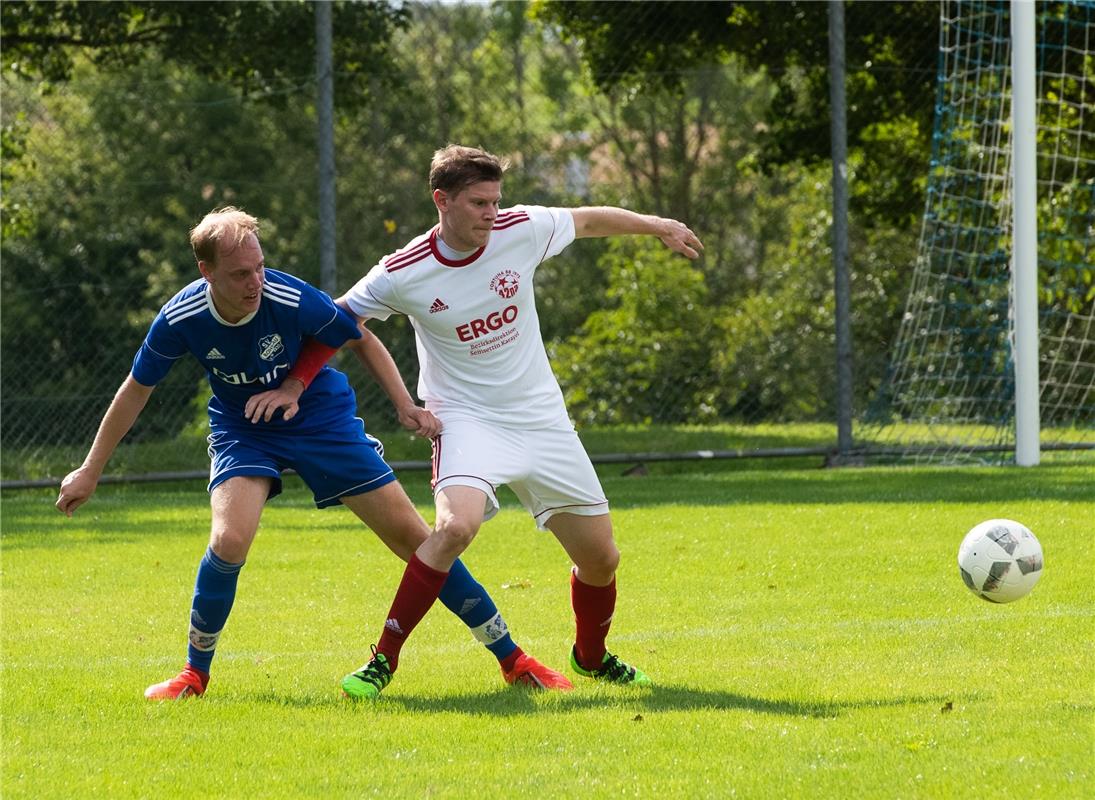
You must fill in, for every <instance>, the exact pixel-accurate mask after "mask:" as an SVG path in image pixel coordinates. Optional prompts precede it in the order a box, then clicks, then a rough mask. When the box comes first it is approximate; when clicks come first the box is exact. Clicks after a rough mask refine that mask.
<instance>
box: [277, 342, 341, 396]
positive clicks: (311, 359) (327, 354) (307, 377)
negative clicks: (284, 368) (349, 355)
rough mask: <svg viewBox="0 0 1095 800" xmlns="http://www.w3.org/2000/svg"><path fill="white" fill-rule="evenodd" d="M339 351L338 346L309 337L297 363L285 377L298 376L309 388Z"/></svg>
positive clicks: (305, 386)
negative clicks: (331, 345)
mask: <svg viewBox="0 0 1095 800" xmlns="http://www.w3.org/2000/svg"><path fill="white" fill-rule="evenodd" d="M337 352H338V348H337V347H329V346H328V345H325V344H324V343H323V342H321V341H320V340H319V339H314V338H312V337H308V338H307V339H305V341H304V347H302V348H301V349H300V355H298V356H297V363H295V364H294V365H293V368H292V369H291V370H289V374H288V375H286V376H285V377H286V378H296V379H297V380H298V381H300V382H301V383H303V384H304V388H305V389H307V388H308V387H309V386H311V385H312V381H314V380H315V379H316V375H318V374H319V371H320V370H321V369H323V365H324V364H326V363H327V362H328V361H330V359H331V356H333V355H334V354H335V353H337Z"/></svg>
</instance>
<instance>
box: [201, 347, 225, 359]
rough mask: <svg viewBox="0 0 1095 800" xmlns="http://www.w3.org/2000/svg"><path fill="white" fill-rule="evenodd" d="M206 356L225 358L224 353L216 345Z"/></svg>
mask: <svg viewBox="0 0 1095 800" xmlns="http://www.w3.org/2000/svg"><path fill="white" fill-rule="evenodd" d="M205 357H206V358H209V359H213V358H224V353H222V352H221V351H220V350H218V349H217V348H215V347H214V348H213V349H212V350H210V351H209V352H208V353H206V354H205Z"/></svg>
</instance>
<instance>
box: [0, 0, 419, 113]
mask: <svg viewBox="0 0 1095 800" xmlns="http://www.w3.org/2000/svg"><path fill="white" fill-rule="evenodd" d="M333 6H334V25H333V30H334V37H333V42H332V48H333V56H334V61H335V63H336V64H338V65H339V68H338V73H337V75H336V76H335V78H336V92H337V93H338V94H339V95H340V102H341V104H342V105H343V106H344V107H345V106H347V105H355V104H359V103H363V102H365V101H366V100H367V98H368V97H369V92H368V90H369V88H370V81H374V82H375V78H376V76H378V75H385V74H387V69H386V65H387V64H388V49H387V43H388V41H389V40H390V39H391V36H392V34H393V32H394V31H395V30H397V29H398V28H400V27H401V26H403V25H405V24H406V21H407V14H408V12H407V10H406V9H405V8H404V7H402V6H393V5H391V4H389V3H386V2H369V3H354V2H340V3H334V4H333ZM313 15H314V10H313V7H312V3H307V2H302V0H291V1H289V2H274V0H253V1H252V2H246V3H225V2H155V1H153V0H143V1H141V0H112V2H102V3H91V2H82V1H81V0H55V1H54V2H43V1H42V0H8V2H5V3H4V4H3V6H2V7H0V36H2V37H3V40H4V53H3V65H4V72H5V73H9V74H17V75H22V76H25V77H30V78H40V79H44V80H46V81H49V82H54V83H56V82H63V81H67V80H68V79H69V78H70V77H71V76H72V73H73V70H74V68H75V66H76V64H77V62H78V60H79V59H80V58H87V59H89V60H90V61H91V63H92V64H94V65H96V66H98V67H104V68H116V67H127V66H133V65H135V64H139V63H142V62H144V61H145V60H147V59H150V58H152V59H155V58H161V59H163V60H164V61H167V62H169V63H173V64H178V65H187V66H191V67H193V68H194V69H196V70H197V71H198V72H199V73H200V74H203V75H206V76H208V77H210V78H215V79H217V80H218V81H221V82H224V83H227V84H229V85H232V86H235V87H236V88H237V89H238V90H240V91H242V92H243V93H245V94H247V95H250V96H253V97H264V98H266V99H270V100H274V101H275V102H278V101H279V98H283V97H284V95H285V94H286V93H287V92H288V93H292V92H293V91H294V90H295V89H297V88H299V87H300V86H301V85H305V84H308V83H310V82H311V81H312V80H313V73H314V72H315V47H314V45H313V37H314V30H315V22H314V16H313ZM302 40H303V41H302ZM372 85H374V86H375V83H373V84H372Z"/></svg>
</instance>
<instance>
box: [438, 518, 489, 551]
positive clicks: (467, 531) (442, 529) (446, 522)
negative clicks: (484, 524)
mask: <svg viewBox="0 0 1095 800" xmlns="http://www.w3.org/2000/svg"><path fill="white" fill-rule="evenodd" d="M478 532H479V526H478V525H477V524H475V523H473V522H469V521H468V520H466V519H461V518H459V517H452V516H450V517H444V518H440V519H438V520H437V524H436V525H435V527H434V535H435V536H440V537H441V539H442V540H443V541H444V542H445V545H446V548H447V549H452V550H456V551H459V552H463V551H464V550H465V549H466V548H467V546H468V545H469V544H471V540H472V539H474V538H475V534H477V533H478Z"/></svg>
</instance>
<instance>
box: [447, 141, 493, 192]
mask: <svg viewBox="0 0 1095 800" xmlns="http://www.w3.org/2000/svg"><path fill="white" fill-rule="evenodd" d="M508 166H509V162H508V161H507V160H506V159H503V158H499V157H498V156H496V155H493V154H492V153H488V152H487V151H486V150H482V149H480V148H478V147H464V146H463V145H459V144H450V145H449V146H448V147H443V148H441V149H440V150H438V151H437V152H436V153H434V154H433V160H432V161H431V162H430V191H431V192H432V191H433V190H435V189H440V190H441V191H443V192H449V193H451V194H458V193H460V192H461V191H463V190H464V189H467V188H468V187H469V186H471V185H472V184H475V183H482V182H483V181H500V180H502V173H504V172H505V171H506V168H507V167H508Z"/></svg>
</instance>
